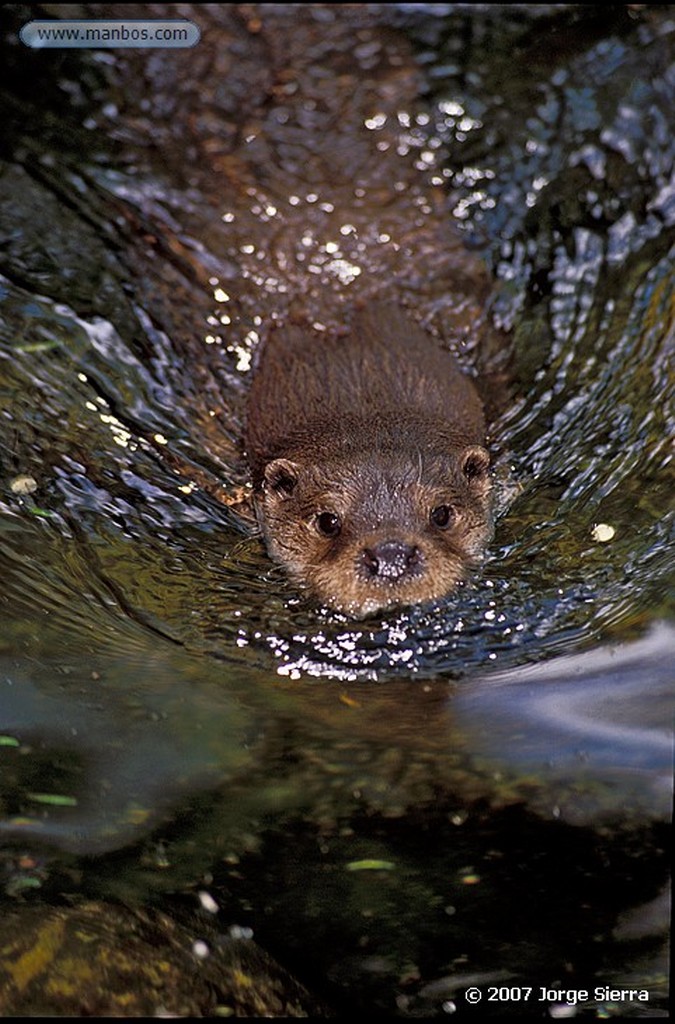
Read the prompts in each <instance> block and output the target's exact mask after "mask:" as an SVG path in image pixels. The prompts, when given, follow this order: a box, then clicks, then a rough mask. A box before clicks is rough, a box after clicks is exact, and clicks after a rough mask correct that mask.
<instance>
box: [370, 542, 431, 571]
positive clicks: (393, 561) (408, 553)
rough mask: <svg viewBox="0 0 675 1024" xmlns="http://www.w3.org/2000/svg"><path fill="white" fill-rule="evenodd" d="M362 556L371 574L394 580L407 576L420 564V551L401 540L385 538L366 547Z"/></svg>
mask: <svg viewBox="0 0 675 1024" xmlns="http://www.w3.org/2000/svg"><path fill="white" fill-rule="evenodd" d="M361 557H362V559H363V564H364V566H365V568H366V571H367V572H368V574H369V575H370V576H378V577H380V578H381V579H387V580H392V581H393V580H400V579H401V578H402V577H403V576H407V575H408V574H409V573H410V572H411V570H413V569H414V568H415V567H416V566H417V565H418V564H419V562H420V551H419V548H418V547H415V546H414V545H412V544H406V543H404V542H403V541H400V540H385V541H382V543H381V544H375V545H374V546H373V547H369V548H364V549H363V551H362V552H361Z"/></svg>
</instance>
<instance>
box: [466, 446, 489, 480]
mask: <svg viewBox="0 0 675 1024" xmlns="http://www.w3.org/2000/svg"><path fill="white" fill-rule="evenodd" d="M461 467H462V473H463V474H464V476H465V478H466V479H467V480H468V481H469V483H470V484H471V485H472V486H474V485H480V484H486V483H487V482H488V479H489V472H490V453H489V452H488V450H487V448H483V446H482V445H479V444H472V445H470V446H469V447H468V448H465V450H464V451H463V452H462V459H461Z"/></svg>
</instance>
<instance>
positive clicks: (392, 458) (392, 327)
mask: <svg viewBox="0 0 675 1024" xmlns="http://www.w3.org/2000/svg"><path fill="white" fill-rule="evenodd" d="M245 443H246V450H247V456H248V460H249V466H250V470H251V476H252V482H253V487H254V496H255V504H256V511H257V515H258V519H259V521H260V525H261V528H262V531H263V535H264V537H265V540H266V543H267V547H268V551H269V553H270V555H271V557H272V558H274V559H275V560H277V561H279V562H280V563H281V564H283V565H284V566H285V567H286V569H287V571H288V572H289V574H290V576H291V577H292V578H293V579H294V580H295V581H296V582H298V583H300V584H303V585H306V586H307V587H309V589H310V591H311V592H312V593H313V594H314V596H315V597H317V598H319V600H321V601H323V602H324V603H326V604H328V605H330V606H332V607H334V608H337V609H339V610H341V611H345V612H347V613H348V614H352V615H365V614H369V613H370V612H374V611H378V610H381V609H383V608H386V607H389V606H391V605H397V604H413V603H417V602H420V601H426V600H431V599H434V598H438V597H441V596H443V595H444V594H446V593H447V592H448V591H449V590H451V589H452V587H453V586H454V585H455V584H456V582H457V581H458V580H459V579H460V578H461V577H462V576H464V574H465V571H466V568H467V566H468V565H470V564H471V563H472V562H474V561H476V560H477V559H478V558H479V557H480V555H481V553H482V551H483V548H484V545H485V543H486V542H487V540H488V538H489V536H490V533H491V509H490V504H491V503H490V490H491V486H490V476H489V457H488V454H487V451H486V450H485V447H484V445H485V421H484V416H483V409H482V405H481V402H480V399H479V397H478V394H477V392H476V390H475V388H474V386H473V384H472V382H471V380H470V379H469V378H468V377H467V376H466V375H465V374H464V373H462V371H461V369H460V367H459V365H458V363H457V361H456V359H455V358H454V357H453V356H452V355H451V353H449V352H447V351H445V350H443V349H441V348H440V346H439V345H438V344H437V343H436V342H434V340H433V339H432V338H430V337H429V336H428V335H427V334H426V333H425V332H424V331H422V330H421V328H419V327H418V326H417V325H416V324H414V323H413V322H412V321H411V320H410V319H408V318H407V317H406V316H405V314H404V313H403V312H402V311H399V310H395V309H394V310H392V309H391V308H390V307H387V306H385V305H384V304H373V305H371V306H369V307H368V308H367V309H364V310H361V311H358V312H357V313H356V314H355V315H354V318H353V321H352V324H351V328H350V330H349V331H348V333H346V334H345V336H343V337H335V336H328V335H326V334H325V333H323V334H322V333H321V332H318V331H313V330H311V329H308V328H299V327H287V328H283V329H278V330H276V331H273V332H272V334H271V336H270V338H269V340H268V341H267V343H266V344H265V346H264V348H263V351H262V354H261V358H260V360H259V364H258V366H257V368H256V370H255V375H254V379H253V384H252V387H251V392H250V396H249V402H248V416H247V429H246V439H245ZM439 507H447V508H449V509H450V510H451V523H450V524H449V525H447V526H444V527H442V528H439V527H438V526H437V525H436V524H435V523H434V521H433V517H432V515H431V513H432V510H437V509H438V508H439ZM322 513H328V514H330V515H332V516H334V517H335V516H338V517H339V520H340V530H339V533H338V534H337V535H336V536H325V535H323V534H322V531H321V530H320V529H319V524H320V523H321V522H323V521H324V520H321V519H319V518H318V517H320V516H321V515H322Z"/></svg>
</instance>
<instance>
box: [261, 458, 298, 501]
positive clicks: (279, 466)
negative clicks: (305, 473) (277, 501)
mask: <svg viewBox="0 0 675 1024" xmlns="http://www.w3.org/2000/svg"><path fill="white" fill-rule="evenodd" d="M299 473H300V467H299V466H298V465H297V463H295V462H291V461H290V460H289V459H274V460H273V461H272V462H269V463H268V464H267V465H266V466H265V473H264V478H263V487H264V488H265V489H266V490H271V491H274V492H275V494H278V495H279V497H280V498H290V496H291V494H292V493H293V491H294V490H295V488H296V486H297V483H298V475H299Z"/></svg>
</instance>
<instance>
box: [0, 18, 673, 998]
mask: <svg viewBox="0 0 675 1024" xmlns="http://www.w3.org/2000/svg"><path fill="white" fill-rule="evenodd" d="M47 7H48V8H49V9H50V11H51V14H50V16H55V17H64V16H66V14H67V16H69V17H70V16H73V14H72V11H71V9H70V8H67V9H66V8H65V7H63V8H62V7H61V5H47ZM77 11H78V12H80V13H82V14H83V15H84V16H88V17H104V16H105V17H123V18H130V17H139V18H141V17H159V16H163V15H166V16H174V17H178V16H180V17H189V18H190V19H191V20H192V21H194V22H195V23H196V24H198V25H199V27H200V30H201V39H200V42H199V43H198V45H197V46H196V47H195V48H194V49H191V50H157V51H149V50H147V51H146V50H103V49H102V50H98V51H95V50H50V51H46V50H45V51H33V50H29V49H28V48H26V47H25V46H23V45H22V44H21V43H20V42H19V40H18V38H17V33H18V30H19V28H20V27H21V25H22V24H25V23H26V22H27V21H28V20H30V18H31V16H32V15H31V13H30V10H29V8H25V7H21V6H15V7H13V8H11V9H9V10H8V12H7V13H6V14H5V13H4V12H3V15H2V18H3V22H4V30H3V44H2V45H3V53H4V57H3V62H2V66H3V70H2V71H1V72H0V89H1V92H0V104H1V107H2V111H3V112H2V126H3V127H2V132H1V140H0V157H1V162H0V579H2V584H3V585H2V593H1V594H0V615H1V622H0V662H1V665H0V765H1V766H2V771H1V773H0V814H1V817H0V868H1V869H2V878H3V880H4V897H3V899H4V900H5V901H7V904H8V906H9V907H10V908H11V909H12V912H15V911H16V908H17V907H18V908H19V912H21V910H22V908H24V907H26V908H28V909H29V910H30V911H31V912H32V911H33V909H34V908H35V907H39V906H44V907H48V906H52V905H54V903H55V902H57V903H58V902H59V901H63V900H64V899H67V900H71V901H78V900H81V899H85V898H87V899H96V900H102V901H110V902H111V904H112V903H115V902H117V901H120V900H121V901H123V903H124V904H125V905H127V906H132V907H135V908H144V907H146V906H149V905H151V904H152V905H158V904H160V905H161V906H163V907H168V908H169V910H170V908H171V906H172V903H171V901H172V899H180V900H187V901H188V902H189V901H190V900H193V901H194V902H195V904H196V901H197V896H196V894H197V892H199V891H203V890H204V889H205V887H206V888H208V891H209V893H211V894H212V897H213V899H214V900H215V901H216V902H217V903H218V905H219V906H220V907H221V911H220V915H219V917H218V922H219V925H222V929H223V930H224V931H225V930H226V929H227V928H228V927H230V926H232V925H233V924H236V925H237V927H239V926H241V927H244V928H245V929H251V930H252V932H253V934H254V936H255V938H256V940H257V941H258V942H259V943H260V944H261V946H262V947H264V948H265V949H266V950H268V951H269V952H271V953H272V954H273V955H274V956H275V957H276V958H277V960H278V961H279V962H280V963H282V964H283V965H284V966H285V967H287V968H288V969H289V970H291V971H292V972H293V974H294V975H295V976H296V977H298V978H299V979H300V980H301V981H303V982H304V983H305V984H306V985H307V986H308V988H309V989H310V990H312V991H313V992H316V993H318V994H319V995H320V996H321V998H322V999H325V1000H326V1002H327V1004H329V1005H332V1006H333V1007H337V1008H338V1010H340V1009H341V1010H343V1011H344V1012H352V1011H353V1010H355V1009H359V1010H365V1011H367V1012H370V1013H375V1014H397V1015H401V1016H425V1015H428V1016H434V1015H439V1016H444V1015H447V1014H448V1013H455V1012H456V1013H460V1014H466V1013H470V1012H472V1006H471V1003H470V1002H468V1001H467V998H466V992H467V991H468V990H469V989H470V988H472V987H476V986H477V987H478V988H479V990H480V991H481V993H482V995H483V1002H482V1003H481V1011H482V1012H484V1013H488V1014H495V1015H508V1014H509V1013H512V1012H513V1013H515V1012H518V1013H519V1014H523V1013H524V1014H531V1015H540V1014H541V1013H542V1012H544V1013H545V1012H547V1011H548V1009H549V1007H554V1010H555V1006H556V1005H557V1004H558V1003H560V1002H562V1000H559V999H558V1000H556V999H555V998H553V996H552V995H550V991H551V990H553V989H565V990H572V989H573V990H575V991H576V990H580V989H584V990H589V992H590V995H589V997H588V999H587V1000H586V1001H585V1002H584V1001H582V1002H581V1003H579V1005H578V1006H577V1007H576V1013H577V1015H589V1016H601V1017H606V1016H613V1015H617V1014H620V1013H624V1014H626V1013H627V1010H630V1012H631V1013H632V1014H634V1015H639V1014H641V1013H644V1014H653V1013H654V1012H657V1013H661V1012H663V1007H664V1006H665V1003H666V999H667V986H666V980H665V979H666V972H665V964H666V960H665V959H664V958H665V947H664V942H665V940H666V938H667V933H668V914H667V898H666V897H665V896H664V893H665V892H666V886H667V863H668V850H667V847H668V831H669V823H670V814H671V809H672V788H671V778H672V734H671V732H670V726H671V722H672V711H673V670H672V652H673V649H674V644H675V626H673V601H672V596H673V582H674V580H673V568H672V565H673V555H672V550H673V549H672V528H673V472H672V462H671V459H672V444H673V436H674V432H673V423H674V410H673V367H672V356H673V347H674V346H673V340H674V326H673V325H674V316H673V312H674V300H673V250H672V246H673V230H672V224H673V217H674V214H675V191H674V188H673V181H672V175H673V155H674V152H675V146H674V144H673V137H674V129H675V124H674V116H673V110H675V88H674V87H675V82H674V80H673V28H674V22H673V18H672V10H671V9H670V8H669V7H668V6H665V7H657V6H653V7H638V6H637V5H636V6H629V7H622V8H613V9H612V10H611V11H609V12H606V11H604V10H602V9H600V8H593V7H565V6H561V5H558V6H546V5H512V6H507V7H504V8H502V7H497V6H492V5H479V4H475V5H453V4H435V5H424V4H421V5H420V4H410V5H407V4H387V5H371V6H367V5H359V4H356V5H348V6H347V7H340V6H337V5H312V4H309V5H303V6H302V7H299V6H294V5H262V6H255V5H241V6H232V5H206V6H205V7H203V8H194V9H191V8H189V7H188V6H186V5H181V6H180V9H178V7H177V6H176V5H173V6H172V5H168V6H167V7H162V6H161V5H153V6H152V8H150V7H146V6H143V5H134V6H133V7H129V6H127V5H125V6H124V8H116V7H115V6H114V5H92V6H90V7H87V8H78V9H77ZM132 12H133V13H132ZM76 13H77V12H76ZM373 296H377V297H378V298H380V299H385V300H386V301H390V302H392V303H394V304H397V305H399V306H405V307H406V308H407V310H408V311H409V314H410V315H412V316H414V317H415V318H416V319H418V320H419V321H420V322H422V323H424V324H425V325H426V326H427V327H428V328H429V330H431V331H432V332H433V333H434V334H435V335H436V336H437V337H438V338H439V343H442V344H447V345H449V346H450V347H452V348H453V350H454V351H455V352H456V353H457V354H458V356H459V358H460V359H461V360H462V361H463V362H464V364H465V365H466V366H467V367H468V368H473V369H475V370H477V372H479V374H480V376H481V378H482V379H483V380H485V381H487V382H488V385H489V388H490V393H491V394H492V395H493V396H495V401H494V409H492V410H491V412H492V425H491V443H492V447H493V450H494V452H495V456H496V475H497V481H498V490H499V494H500V514H499V516H498V519H497V528H496V534H495V539H494V542H493V544H492V546H491V549H490V551H489V554H488V558H487V560H486V562H485V564H484V565H483V566H482V568H481V570H480V571H479V572H478V573H476V575H475V577H474V578H472V579H471V580H469V581H467V583H466V584H465V585H463V586H462V587H460V588H459V589H458V590H457V592H455V593H454V594H452V595H450V596H449V597H448V598H447V599H445V600H444V601H442V602H439V603H438V604H435V605H434V606H433V607H424V608H417V609H412V610H410V609H408V610H399V611H396V612H392V613H388V614H387V615H386V616H385V617H384V618H383V617H378V618H374V619H372V620H366V621H363V622H353V621H351V620H349V619H347V618H345V617H343V616H340V615H338V614H336V613H331V612H329V611H328V610H326V609H322V608H316V607H315V606H313V605H312V604H311V603H310V602H309V601H307V599H306V598H305V597H304V595H302V594H300V593H298V592H297V591H296V590H295V589H294V588H293V586H292V585H291V584H290V583H289V582H287V581H286V580H285V579H284V577H283V574H282V573H281V572H280V570H279V569H278V568H276V567H274V566H272V565H271V563H270V562H269V560H268V559H267V557H266V555H265V552H264V550H263V548H262V545H261V543H260V540H259V538H258V537H257V536H256V535H255V532H254V531H253V530H252V529H251V518H250V515H249V514H248V513H247V509H246V506H245V504H242V503H241V501H240V500H239V499H240V498H241V495H242V488H243V487H245V483H246V474H245V467H244V464H243V460H242V456H241V451H240V447H239V439H240V433H241V426H242V413H243V404H244V400H245V395H246V390H247V386H248V381H249V379H250V367H251V360H252V358H253V356H254V353H255V349H256V347H257V346H258V345H259V344H260V342H261V340H264V337H265V334H266V331H267V330H269V326H270V324H272V323H273V322H275V321H284V320H285V319H287V318H289V317H292V316H301V317H303V318H304V319H306V320H308V321H309V322H313V323H316V324H319V325H324V326H336V325H338V324H339V323H340V322H341V318H342V317H343V316H344V314H345V311H347V310H348V309H349V307H350V306H351V305H352V304H353V303H354V302H357V301H367V300H368V299H369V298H370V297H373ZM246 934H248V931H247V932H246ZM596 986H601V987H602V986H610V987H611V988H619V989H623V988H633V989H635V988H639V989H640V990H645V991H647V992H648V999H647V1000H646V1001H645V1000H644V999H642V1000H639V999H636V998H635V997H631V999H630V1000H629V1003H630V1005H629V1006H627V1002H626V1000H628V997H625V998H624V997H622V998H618V997H615V998H613V999H612V998H609V997H608V996H606V995H605V993H604V990H603V991H602V992H600V993H599V994H598V995H597V997H596V995H595V994H594V992H595V988H596ZM530 987H531V988H532V993H533V994H532V995H530V996H526V992H527V989H528V988H530ZM542 987H543V988H544V989H545V990H546V993H548V994H546V995H545V996H542V997H541V998H540V999H538V996H539V993H540V989H541V988H542ZM490 989H492V991H493V992H494V993H496V995H494V998H493V999H492V1001H488V999H489V991H490ZM515 1003H518V1005H517V1006H515V1005H514V1004H515ZM8 1005H9V1006H10V1009H11V1008H12V1007H13V1006H14V1005H15V1004H8ZM16 1005H18V1004H16ZM59 1005H60V1004H57V1005H56V1012H58V1007H59ZM168 1009H169V1010H170V1009H171V1007H169V1008H168ZM21 1011H22V1012H29V1013H30V1012H31V1007H30V1006H28V1007H26V1006H25V1005H22V1008H21Z"/></svg>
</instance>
